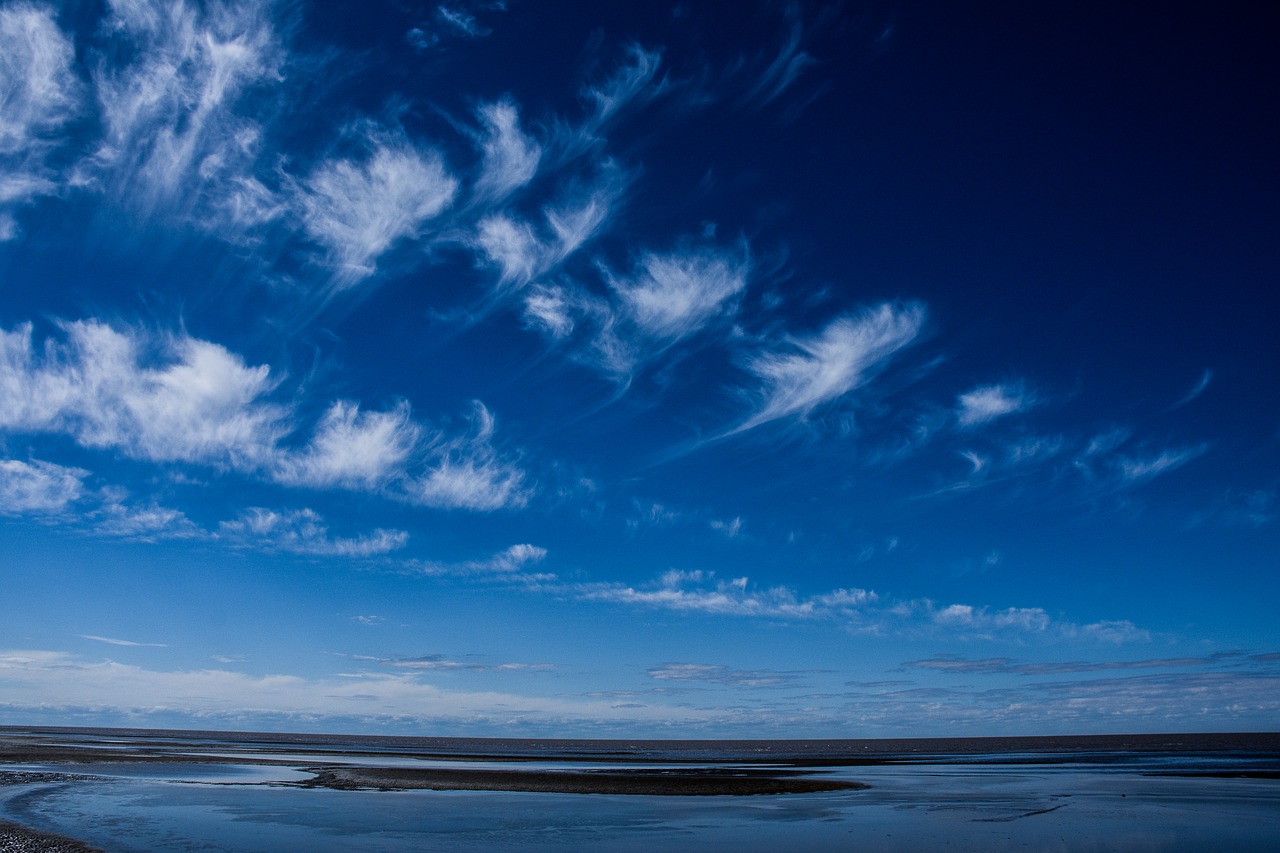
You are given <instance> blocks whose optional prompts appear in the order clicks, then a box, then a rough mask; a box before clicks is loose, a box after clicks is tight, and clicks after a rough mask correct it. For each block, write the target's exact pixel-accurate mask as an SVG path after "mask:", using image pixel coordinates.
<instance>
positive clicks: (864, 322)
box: [733, 303, 925, 433]
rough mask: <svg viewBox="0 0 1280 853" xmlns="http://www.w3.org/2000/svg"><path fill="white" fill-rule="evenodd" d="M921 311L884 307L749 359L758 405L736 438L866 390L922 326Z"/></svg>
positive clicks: (841, 320) (909, 307)
mask: <svg viewBox="0 0 1280 853" xmlns="http://www.w3.org/2000/svg"><path fill="white" fill-rule="evenodd" d="M924 319H925V310H924V307H923V306H922V305H919V304H916V303H909V304H905V305H892V304H883V305H878V306H876V307H875V308H871V309H868V310H865V311H863V312H861V313H859V314H852V315H846V316H843V317H840V318H837V319H836V320H833V321H832V322H831V323H829V324H828V325H827V326H826V327H825V328H824V329H823V330H822V331H821V332H819V333H817V334H815V335H811V336H809V337H804V338H789V339H787V340H786V341H785V342H784V344H783V346H781V347H778V348H775V349H773V350H772V351H769V352H764V353H762V354H759V355H755V356H753V357H751V358H750V359H749V360H748V361H747V363H746V367H747V369H748V370H749V371H750V372H751V373H753V374H755V376H756V377H757V378H758V379H759V380H760V381H761V385H760V388H759V391H758V394H759V397H760V401H759V403H758V405H757V408H756V410H755V412H753V413H752V414H751V415H750V416H749V417H748V418H747V419H746V420H745V421H744V422H743V423H742V424H741V425H739V426H738V427H736V428H735V429H734V430H733V432H735V433H737V432H744V431H746V430H749V429H754V428H755V427H758V426H760V425H762V424H766V423H769V422H771V421H775V420H778V419H781V418H787V417H800V418H803V417H806V416H808V415H809V414H810V413H812V412H813V411H814V410H815V409H817V408H818V407H819V406H821V405H823V404H825V403H830V402H831V401H833V400H836V399H837V398H839V397H842V396H844V395H845V394H847V393H849V392H850V391H852V390H854V389H855V388H858V387H860V386H861V385H863V384H865V383H866V382H867V381H868V380H869V379H870V378H871V376H872V375H873V374H874V373H875V372H876V371H878V370H879V369H881V368H882V367H883V366H884V365H885V364H886V363H887V362H888V361H889V359H890V358H891V357H892V356H893V355H894V354H896V353H897V352H898V351H899V350H901V349H902V348H904V347H906V346H907V345H909V344H910V343H912V342H913V341H914V340H915V339H916V337H917V336H918V335H919V334H920V331H921V329H922V327H923V325H924Z"/></svg>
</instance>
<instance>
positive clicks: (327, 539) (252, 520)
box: [218, 507, 409, 557]
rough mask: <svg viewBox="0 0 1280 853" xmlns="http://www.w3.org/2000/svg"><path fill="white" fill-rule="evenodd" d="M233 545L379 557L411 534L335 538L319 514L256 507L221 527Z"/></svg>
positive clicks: (388, 532) (220, 531) (375, 533)
mask: <svg viewBox="0 0 1280 853" xmlns="http://www.w3.org/2000/svg"><path fill="white" fill-rule="evenodd" d="M218 535H219V536H220V537H221V538H223V539H226V540H227V541H229V542H231V543H233V544H240V545H247V546H250V547H254V548H263V549H266V550H277V551H286V552H288V553H291V554H302V555H307V556H315V557H376V556H379V555H382V554H388V553H390V552H392V551H395V550H398V549H400V548H403V547H404V546H405V544H406V543H407V542H408V541H409V534H408V533H406V532H404V531H403V530H385V529H383V528H378V529H376V530H374V531H372V532H370V533H367V534H364V535H362V536H353V537H347V538H342V537H334V536H330V535H329V526H328V525H327V524H326V523H325V521H324V519H323V518H321V517H320V515H319V513H317V512H315V511H314V510H310V509H300V510H291V511H286V512H276V511H274V510H269V509H263V508H261V507H252V508H250V509H248V510H245V511H244V512H243V513H241V514H240V516H239V517H238V518H234V519H232V520H230V521H224V522H222V523H221V524H220V525H219V526H218Z"/></svg>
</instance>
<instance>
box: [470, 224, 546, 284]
mask: <svg viewBox="0 0 1280 853" xmlns="http://www.w3.org/2000/svg"><path fill="white" fill-rule="evenodd" d="M475 242H476V245H477V246H478V247H479V248H480V250H481V251H482V252H483V253H484V256H485V259H486V260H488V262H489V263H491V264H494V265H496V266H497V267H498V269H499V270H501V277H500V279H499V280H500V282H501V283H502V284H503V285H514V286H515V287H522V286H524V285H525V284H528V283H529V282H530V281H532V280H533V278H534V277H535V276H537V275H538V274H539V273H541V272H542V270H543V262H544V260H545V259H546V254H547V253H546V248H545V247H544V246H543V245H542V243H540V242H539V241H538V238H537V237H536V236H535V235H534V233H533V229H532V228H530V227H529V225H528V224H527V223H524V222H517V221H516V220H514V219H511V218H510V217H508V216H505V215H503V214H494V215H493V216H486V217H485V218H484V219H482V220H480V222H479V224H478V226H477V228H476V238H475Z"/></svg>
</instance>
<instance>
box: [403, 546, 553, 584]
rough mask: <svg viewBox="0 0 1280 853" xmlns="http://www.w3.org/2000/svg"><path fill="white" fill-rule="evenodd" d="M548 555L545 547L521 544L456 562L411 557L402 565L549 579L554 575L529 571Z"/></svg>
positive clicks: (417, 569) (412, 568) (414, 569)
mask: <svg viewBox="0 0 1280 853" xmlns="http://www.w3.org/2000/svg"><path fill="white" fill-rule="evenodd" d="M546 558H547V549H546V548H542V547H539V546H537V545H530V544H528V543H521V544H519V545H512V546H511V547H509V548H507V549H505V550H503V551H499V552H498V553H496V554H493V555H492V556H489V557H485V558H484V559H480V560H465V561H462V562H458V563H444V562H438V561H427V560H413V561H410V562H407V563H406V564H405V568H406V569H408V570H409V571H412V572H417V573H421V574H424V575H476V576H497V577H507V578H517V579H520V580H539V581H542V580H551V579H553V578H554V577H555V576H554V575H550V574H546V573H530V572H529V571H528V569H530V568H531V567H533V566H536V565H538V564H539V563H541V562H542V561H543V560H545V559H546Z"/></svg>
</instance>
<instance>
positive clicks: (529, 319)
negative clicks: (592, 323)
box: [524, 285, 582, 338]
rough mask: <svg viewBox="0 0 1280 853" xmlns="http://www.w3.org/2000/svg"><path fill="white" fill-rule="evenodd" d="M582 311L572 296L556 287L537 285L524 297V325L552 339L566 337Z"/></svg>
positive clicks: (563, 289) (561, 288)
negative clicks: (538, 330)
mask: <svg viewBox="0 0 1280 853" xmlns="http://www.w3.org/2000/svg"><path fill="white" fill-rule="evenodd" d="M581 313H582V311H581V310H580V308H579V305H578V302H577V301H576V300H575V299H574V298H573V295H572V294H571V293H570V292H569V291H568V290H566V289H565V288H563V287H559V286H556V285H550V286H542V285H538V286H535V287H533V288H531V289H530V290H529V292H528V293H526V294H525V297H524V321H525V325H527V326H532V327H534V328H537V329H540V330H541V331H543V332H545V333H546V334H548V335H550V336H551V337H553V338H564V337H568V335H569V334H570V333H572V332H573V330H574V327H575V326H576V325H577V320H576V317H577V316H578V315H580V314H581Z"/></svg>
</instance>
